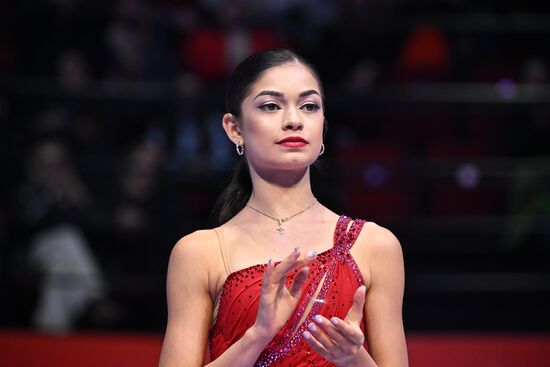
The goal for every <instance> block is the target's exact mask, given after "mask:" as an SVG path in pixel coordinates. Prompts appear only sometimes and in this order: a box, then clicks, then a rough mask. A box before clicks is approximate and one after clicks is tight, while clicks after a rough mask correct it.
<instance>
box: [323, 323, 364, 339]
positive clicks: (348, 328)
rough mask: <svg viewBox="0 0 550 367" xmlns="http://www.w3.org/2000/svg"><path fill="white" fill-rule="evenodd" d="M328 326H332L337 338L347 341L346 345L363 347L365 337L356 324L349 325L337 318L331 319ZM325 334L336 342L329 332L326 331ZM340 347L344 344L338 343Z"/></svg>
mask: <svg viewBox="0 0 550 367" xmlns="http://www.w3.org/2000/svg"><path fill="white" fill-rule="evenodd" d="M330 324H331V325H333V327H334V331H336V333H338V335H339V337H343V338H345V339H347V341H348V343H353V344H355V345H363V343H364V342H365V336H364V334H363V332H362V331H361V328H359V327H358V325H356V324H351V323H349V322H347V321H345V320H342V319H339V318H337V317H332V318H331V319H330ZM327 334H328V335H329V336H330V337H331V338H333V339H334V340H336V337H335V336H333V335H332V333H331V332H329V331H328V329H327ZM339 343H341V345H343V344H344V343H345V342H342V341H339Z"/></svg>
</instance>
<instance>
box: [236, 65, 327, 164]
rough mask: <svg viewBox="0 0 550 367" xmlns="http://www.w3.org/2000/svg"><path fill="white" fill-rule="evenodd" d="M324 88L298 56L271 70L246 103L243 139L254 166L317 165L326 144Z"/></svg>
mask: <svg viewBox="0 0 550 367" xmlns="http://www.w3.org/2000/svg"><path fill="white" fill-rule="evenodd" d="M322 102H323V101H322V97H321V88H320V86H319V83H318V82H317V79H315V77H314V76H313V74H312V73H311V71H310V70H309V69H308V68H307V67H306V66H304V65H302V64H300V63H298V62H292V63H287V64H283V65H280V66H276V67H273V68H271V69H268V70H266V71H265V72H264V73H263V74H262V75H261V76H260V78H259V79H258V80H257V81H256V82H255V83H254V84H253V85H252V86H251V88H250V92H249V94H248V95H247V96H246V98H245V99H244V100H243V102H242V104H241V117H240V118H239V128H240V133H241V138H242V139H241V143H243V144H244V145H245V151H246V157H247V159H248V162H249V163H250V164H251V167H252V168H254V169H256V170H258V169H262V168H267V169H283V170H292V169H300V168H305V167H308V166H309V165H311V164H312V163H313V162H315V160H316V159H317V157H318V156H319V152H320V150H321V143H322V137H323V123H324V111H323V103H322Z"/></svg>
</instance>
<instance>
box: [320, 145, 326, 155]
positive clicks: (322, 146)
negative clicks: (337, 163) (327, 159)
mask: <svg viewBox="0 0 550 367" xmlns="http://www.w3.org/2000/svg"><path fill="white" fill-rule="evenodd" d="M324 152H325V143H321V152H320V153H319V156H321V155H323V153H324Z"/></svg>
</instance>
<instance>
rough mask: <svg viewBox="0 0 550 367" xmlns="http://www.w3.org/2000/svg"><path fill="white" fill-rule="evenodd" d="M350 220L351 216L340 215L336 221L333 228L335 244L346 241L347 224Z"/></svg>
mask: <svg viewBox="0 0 550 367" xmlns="http://www.w3.org/2000/svg"><path fill="white" fill-rule="evenodd" d="M350 221H351V218H350V217H346V216H345V215H341V216H340V218H338V222H337V223H336V228H335V229H334V244H335V245H342V244H344V243H345V242H346V232H347V230H348V225H349V222H350Z"/></svg>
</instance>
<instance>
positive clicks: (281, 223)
mask: <svg viewBox="0 0 550 367" xmlns="http://www.w3.org/2000/svg"><path fill="white" fill-rule="evenodd" d="M277 231H278V232H279V234H280V235H281V236H282V235H283V234H285V229H284V228H283V221H282V220H281V219H279V226H278V227H277Z"/></svg>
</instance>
